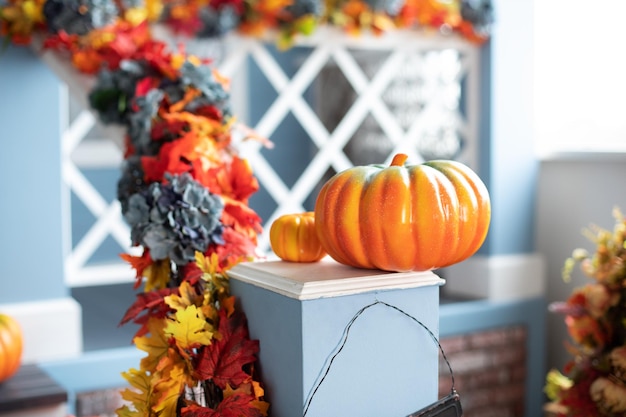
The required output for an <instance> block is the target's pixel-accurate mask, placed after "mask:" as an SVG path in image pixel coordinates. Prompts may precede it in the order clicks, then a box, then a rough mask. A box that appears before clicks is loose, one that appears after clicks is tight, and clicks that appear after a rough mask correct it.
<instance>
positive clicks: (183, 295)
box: [163, 281, 204, 310]
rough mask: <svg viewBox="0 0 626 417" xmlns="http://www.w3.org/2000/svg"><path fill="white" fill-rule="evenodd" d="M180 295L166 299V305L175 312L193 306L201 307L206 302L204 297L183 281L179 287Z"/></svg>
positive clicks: (173, 295) (169, 296)
mask: <svg viewBox="0 0 626 417" xmlns="http://www.w3.org/2000/svg"><path fill="white" fill-rule="evenodd" d="M178 292H179V293H180V295H177V294H172V295H168V296H167V297H165V298H164V299H163V300H164V301H165V304H167V305H168V306H170V308H172V309H174V310H184V309H186V308H187V307H189V306H191V305H195V306H198V307H199V306H201V305H202V303H203V301H204V295H199V294H198V293H197V292H196V289H195V288H194V287H193V286H192V285H191V284H189V282H187V281H183V283H182V284H180V287H178Z"/></svg>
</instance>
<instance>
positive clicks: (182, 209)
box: [123, 173, 224, 266]
mask: <svg viewBox="0 0 626 417" xmlns="http://www.w3.org/2000/svg"><path fill="white" fill-rule="evenodd" d="M166 179H167V181H168V183H166V184H161V183H152V184H150V185H149V186H148V187H147V188H146V189H145V190H144V191H141V192H138V193H135V194H133V195H131V196H130V197H129V199H128V204H127V210H126V211H124V212H123V214H124V218H125V219H126V221H127V222H128V224H129V225H130V226H131V240H132V243H133V245H136V246H137V245H142V246H144V247H146V248H148V249H149V250H150V256H151V258H152V259H154V260H163V259H167V258H169V259H170V260H171V261H172V262H174V263H175V264H177V265H180V266H183V265H186V264H187V263H188V262H191V261H193V260H194V259H195V257H194V256H195V252H196V251H200V252H205V251H206V250H207V248H208V247H209V245H210V244H212V243H215V244H223V243H224V242H223V240H222V230H223V227H222V224H221V221H220V218H221V216H222V211H223V209H224V203H223V201H222V199H221V198H220V197H219V196H217V195H214V194H211V193H210V192H209V191H208V190H207V189H206V188H205V187H204V186H202V185H201V184H199V183H198V182H197V181H195V180H194V179H193V178H192V177H191V175H189V174H187V173H185V174H182V175H170V174H166Z"/></svg>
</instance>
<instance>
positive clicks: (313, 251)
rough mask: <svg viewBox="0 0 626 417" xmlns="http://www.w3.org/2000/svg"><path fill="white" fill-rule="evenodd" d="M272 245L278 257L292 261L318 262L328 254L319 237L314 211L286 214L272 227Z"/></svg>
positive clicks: (275, 221)
mask: <svg viewBox="0 0 626 417" xmlns="http://www.w3.org/2000/svg"><path fill="white" fill-rule="evenodd" d="M270 245H271V246H272V250H273V251H274V253H275V254H276V255H278V257H279V258H280V259H282V260H284V261H290V262H316V261H319V260H320V259H322V258H323V257H324V256H326V252H325V251H324V248H322V245H321V244H320V241H319V239H318V237H317V232H316V230H315V216H314V214H313V212H311V211H309V212H306V213H297V214H285V215H282V216H280V217H279V218H277V219H276V220H274V222H272V226H271V227H270Z"/></svg>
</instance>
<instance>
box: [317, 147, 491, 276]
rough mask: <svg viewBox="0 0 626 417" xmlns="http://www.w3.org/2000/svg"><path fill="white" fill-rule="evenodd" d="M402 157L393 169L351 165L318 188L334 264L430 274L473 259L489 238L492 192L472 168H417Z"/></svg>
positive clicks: (448, 164) (433, 164)
mask: <svg viewBox="0 0 626 417" xmlns="http://www.w3.org/2000/svg"><path fill="white" fill-rule="evenodd" d="M406 159H407V156H406V155H404V154H398V155H396V156H395V157H394V159H393V161H392V163H391V166H389V167H384V166H380V165H368V166H359V167H353V168H349V169H347V170H345V171H343V172H340V173H338V174H336V175H334V176H333V177H332V178H331V179H330V180H328V181H327V182H326V183H325V184H324V185H323V187H322V189H321V190H320V192H319V194H318V197H317V201H316V204H315V224H316V228H317V232H318V236H319V238H320V241H321V243H322V246H323V247H324V249H325V250H326V252H328V254H329V255H330V256H331V257H332V258H333V259H335V260H336V261H338V262H340V263H343V264H346V265H350V266H354V267H358V268H369V269H382V270H386V271H426V270H430V269H435V268H441V267H444V266H449V265H452V264H455V263H457V262H461V261H462V260H464V259H466V258H468V257H469V256H471V255H473V254H474V253H475V252H476V251H477V250H478V249H479V248H480V246H481V245H482V243H483V241H484V240H485V238H486V236H487V229H488V228H489V222H490V219H491V204H490V199H489V194H488V192H487V188H486V187H485V185H484V184H483V182H482V181H481V180H480V178H479V177H478V175H476V174H475V173H474V172H473V171H472V170H471V169H470V168H468V167H467V166H465V165H463V164H461V163H459V162H455V161H448V160H438V161H428V162H425V163H423V164H419V165H407V166H404V163H405V161H406Z"/></svg>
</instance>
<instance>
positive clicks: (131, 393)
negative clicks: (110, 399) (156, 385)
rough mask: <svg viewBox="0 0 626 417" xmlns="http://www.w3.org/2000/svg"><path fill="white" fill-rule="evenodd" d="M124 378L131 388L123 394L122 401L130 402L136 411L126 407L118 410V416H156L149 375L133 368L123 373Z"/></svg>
mask: <svg viewBox="0 0 626 417" xmlns="http://www.w3.org/2000/svg"><path fill="white" fill-rule="evenodd" d="M122 377H123V378H124V379H125V380H126V381H127V382H128V383H129V384H130V388H126V389H125V390H123V391H122V392H121V395H122V399H124V400H125V401H128V402H130V403H131V404H132V406H133V407H134V410H133V409H131V408H130V407H129V406H128V405H125V406H123V407H121V408H119V409H118V410H116V413H117V415H118V416H119V417H150V416H152V415H154V414H153V413H152V412H151V406H150V402H151V396H152V383H151V381H150V380H151V377H150V376H149V375H148V373H147V372H146V371H143V370H137V369H132V368H131V369H130V370H129V371H128V372H122Z"/></svg>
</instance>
